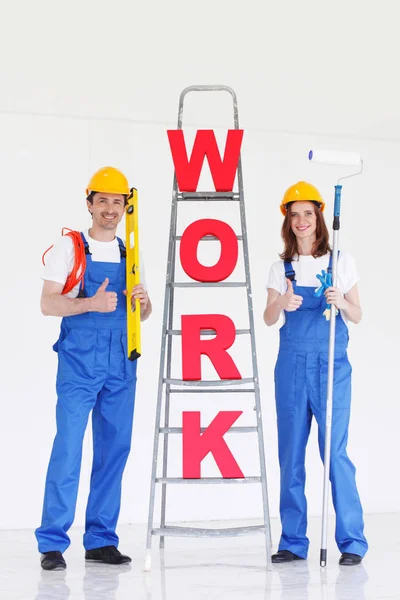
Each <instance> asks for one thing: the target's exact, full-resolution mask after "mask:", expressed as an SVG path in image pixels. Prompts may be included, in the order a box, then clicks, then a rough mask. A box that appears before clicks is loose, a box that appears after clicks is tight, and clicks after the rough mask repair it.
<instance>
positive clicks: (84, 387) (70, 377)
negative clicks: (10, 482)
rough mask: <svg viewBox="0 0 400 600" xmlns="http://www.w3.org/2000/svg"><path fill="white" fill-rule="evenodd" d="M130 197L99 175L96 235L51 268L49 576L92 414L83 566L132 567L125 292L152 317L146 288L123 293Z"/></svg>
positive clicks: (71, 247) (41, 536)
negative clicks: (120, 527) (122, 525)
mask: <svg viewBox="0 0 400 600" xmlns="http://www.w3.org/2000/svg"><path fill="white" fill-rule="evenodd" d="M129 191H130V190H129V186H128V182H127V179H126V178H125V176H124V175H123V173H121V172H120V171H118V170H117V169H114V168H112V167H104V168H102V169H100V170H99V171H97V172H96V173H95V174H94V175H93V177H92V179H91V181H90V182H89V185H88V189H87V190H86V192H87V200H86V202H87V207H88V210H89V212H90V213H91V214H92V218H93V224H92V227H91V228H90V229H89V230H88V231H86V232H84V233H82V234H80V235H78V234H77V233H75V234H73V235H72V236H70V235H65V236H62V238H61V239H60V241H59V242H58V243H57V244H55V245H54V247H53V248H52V250H51V252H50V254H49V256H48V259H47V260H46V267H45V272H44V276H43V279H44V283H43V291H42V298H41V309H42V312H43V314H44V315H52V316H59V317H63V318H62V322H61V331H60V337H59V339H58V341H57V343H56V344H55V346H54V350H55V351H56V352H58V372H57V384H56V387H57V395H58V401H57V409H56V420H57V434H56V437H55V440H54V445H53V450H52V454H51V458H50V463H49V467H48V472H47V478H46V487H45V497H44V505H43V514H42V523H41V526H40V527H39V528H38V529H37V530H36V531H35V534H36V539H37V541H38V547H39V552H40V553H41V565H42V567H43V569H46V570H60V569H65V568H66V563H65V560H64V557H63V552H65V550H66V549H67V548H68V546H69V545H70V539H69V537H68V535H67V532H68V530H69V528H70V527H71V525H72V523H73V520H74V515H75V507H76V499H77V494H78V484H79V475H80V467H81V458H82V443H83V438H84V434H85V430H86V426H87V422H88V417H89V413H90V411H93V412H92V428H93V466H92V474H91V481H90V495H89V499H88V503H87V510H86V524H85V534H84V538H83V543H84V547H85V550H86V554H85V558H86V560H91V561H99V562H103V563H108V564H123V563H127V562H130V561H131V559H130V558H129V557H128V556H124V555H123V554H121V553H120V552H119V550H118V541H119V540H118V536H117V535H116V533H115V529H116V525H117V520H118V515H119V510H120V501H121V480H122V475H123V471H124V468H125V464H126V461H127V458H128V455H129V451H130V444H131V434H132V421H133V409H134V400H135V387H136V368H137V361H129V360H128V359H127V333H126V297H125V294H126V293H131V296H132V302H134V301H135V300H136V299H139V301H140V314H141V320H142V321H144V320H146V319H147V318H148V317H149V316H150V314H151V311H152V306H151V301H150V299H149V296H148V293H147V291H146V287H145V285H144V284H143V283H141V284H139V285H137V286H135V287H134V288H133V290H128V291H127V290H126V289H125V288H126V271H125V247H124V245H123V242H122V241H121V240H120V239H119V238H117V237H116V230H117V226H118V223H119V222H120V221H121V219H122V217H123V215H124V212H125V206H126V199H127V196H128V194H129ZM74 235H75V240H74ZM76 236H78V238H79V239H78V241H79V242H80V247H81V248H82V247H83V246H82V243H83V244H84V249H85V259H86V268H85V271H84V273H83V280H82V281H80V282H79V283H77V284H76V285H74V283H75V279H76V280H78V279H79V276H80V275H81V271H82V268H81V267H79V266H78V265H77V258H78V247H79V246H77V243H76V242H77V240H76ZM141 262H142V261H141ZM71 277H72V279H73V281H72V286H71ZM74 277H75V279H74ZM67 280H68V282H69V288H68V289H69V291H68V293H65V292H66V288H65V287H64V286H65V283H66V281H67ZM142 281H143V278H142ZM71 287H72V289H70V288H71ZM63 291H64V293H63Z"/></svg>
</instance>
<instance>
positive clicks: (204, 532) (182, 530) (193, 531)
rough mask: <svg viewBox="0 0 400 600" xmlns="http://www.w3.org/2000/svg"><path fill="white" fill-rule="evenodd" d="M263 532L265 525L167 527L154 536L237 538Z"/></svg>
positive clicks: (156, 531)
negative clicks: (220, 527) (219, 527)
mask: <svg viewBox="0 0 400 600" xmlns="http://www.w3.org/2000/svg"><path fill="white" fill-rule="evenodd" d="M257 531H261V532H263V533H265V525H249V526H248V527H225V528H223V529H205V528H202V527H178V526H171V525H165V526H164V527H161V528H160V529H153V530H152V532H151V533H152V535H160V536H167V535H169V536H171V537H172V536H173V537H181V536H183V537H235V536H239V535H246V534H248V533H256V532H257Z"/></svg>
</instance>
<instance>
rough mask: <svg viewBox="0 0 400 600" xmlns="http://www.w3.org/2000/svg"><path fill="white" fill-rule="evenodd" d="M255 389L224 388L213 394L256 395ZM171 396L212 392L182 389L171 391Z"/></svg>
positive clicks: (208, 391) (214, 391) (213, 391)
mask: <svg viewBox="0 0 400 600" xmlns="http://www.w3.org/2000/svg"><path fill="white" fill-rule="evenodd" d="M255 391H256V390H255V389H242V390H240V389H239V390H238V389H236V388H233V389H232V388H231V389H229V388H227V389H225V388H223V389H219V390H212V393H213V394H235V393H241V394H254V393H255ZM169 393H170V394H209V393H210V390H203V389H199V388H198V389H195V390H193V389H190V390H180V389H175V390H169Z"/></svg>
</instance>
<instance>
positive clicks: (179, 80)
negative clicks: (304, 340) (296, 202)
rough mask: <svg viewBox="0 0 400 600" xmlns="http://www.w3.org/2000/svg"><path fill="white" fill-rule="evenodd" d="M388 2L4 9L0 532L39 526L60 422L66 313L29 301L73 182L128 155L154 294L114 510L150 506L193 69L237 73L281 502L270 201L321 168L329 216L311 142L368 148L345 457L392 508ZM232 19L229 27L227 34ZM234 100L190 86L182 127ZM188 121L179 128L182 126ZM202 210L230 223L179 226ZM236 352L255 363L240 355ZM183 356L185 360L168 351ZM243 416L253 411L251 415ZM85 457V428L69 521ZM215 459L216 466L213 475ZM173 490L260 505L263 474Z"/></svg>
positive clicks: (275, 235) (393, 289)
mask: <svg viewBox="0 0 400 600" xmlns="http://www.w3.org/2000/svg"><path fill="white" fill-rule="evenodd" d="M373 6H374V7H375V5H373ZM396 6H397V5H396V3H395V2H386V3H384V4H382V5H381V7H380V8H379V11H380V12H378V8H374V9H373V10H372V8H371V7H372V4H371V6H368V5H367V6H366V5H365V3H363V4H361V2H352V3H351V4H350V3H348V2H347V3H344V2H336V3H335V11H334V13H333V11H332V9H330V8H329V7H327V6H326V5H325V4H324V3H320V2H301V3H298V2H285V3H279V5H278V4H277V3H273V2H267V3H266V2H257V1H254V2H249V3H246V4H245V3H241V2H225V1H221V2H219V3H215V2H213V3H211V2H208V1H207V0H206V1H203V2H201V3H188V2H185V3H184V2H178V1H176V0H175V1H174V2H169V3H161V2H155V3H147V4H144V3H137V2H131V3H128V2H123V1H122V0H120V1H119V2H114V4H113V9H112V10H111V9H110V8H109V3H105V2H104V3H103V2H96V3H95V2H89V1H87V2H84V3H79V4H78V3H77V2H70V3H69V4H68V6H67V5H65V6H63V5H61V4H60V3H58V2H50V1H49V0H48V1H42V2H36V3H35V4H32V3H28V2H15V3H13V4H12V5H11V4H10V5H9V7H8V20H9V26H8V27H6V28H5V35H4V36H2V39H1V42H0V43H1V44H3V45H4V51H7V56H8V58H7V61H6V66H5V64H4V62H3V66H2V68H1V71H0V88H1V90H2V95H1V96H0V136H1V137H0V139H1V144H0V152H1V163H0V164H1V167H2V201H3V204H4V207H3V220H2V223H3V232H2V233H3V234H2V236H1V238H0V239H1V256H2V280H3V283H2V294H1V297H0V307H1V315H2V344H1V346H0V348H1V363H0V364H1V380H0V386H1V388H0V403H1V404H0V406H1V416H2V418H1V420H0V456H1V460H0V465H1V467H0V469H1V483H2V492H1V494H0V528H2V529H10V528H22V527H29V528H33V527H36V526H37V525H38V523H39V521H40V511H41V503H42V496H43V485H44V477H45V471H46V468H47V462H48V458H49V454H50V449H51V444H52V440H53V436H54V426H55V423H54V407H55V402H56V398H55V372H56V360H57V358H56V354H55V353H54V352H53V351H52V349H51V345H52V344H53V343H54V341H55V340H56V338H57V334H58V328H59V320H58V319H56V318H49V317H47V318H45V317H43V316H42V315H41V314H40V308H39V299H40V291H41V280H40V276H41V255H42V253H43V251H44V250H45V249H46V248H47V247H48V246H50V245H51V244H52V243H53V241H54V239H55V237H56V236H58V235H59V233H60V232H61V228H62V227H63V226H65V227H70V228H83V227H85V226H86V225H87V224H88V215H87V211H86V208H85V202H84V190H85V187H86V184H87V181H88V178H89V176H90V175H91V173H92V172H93V171H94V170H95V169H97V168H98V167H100V166H102V165H104V164H114V165H115V166H118V167H119V168H121V169H122V170H124V171H125V172H126V173H127V175H128V177H129V179H130V182H131V183H132V184H134V185H135V186H136V187H137V188H138V189H139V198H140V221H141V244H142V248H143V251H144V255H145V263H146V277H147V282H148V286H149V291H150V294H151V298H152V301H153V306H154V313H153V315H152V317H151V319H150V320H149V321H148V322H146V323H145V324H144V325H143V357H142V358H141V359H140V375H139V383H138V391H137V402H136V414H135V426H134V436H133V448H132V453H131V457H130V460H129V463H128V467H127V470H126V475H125V479H124V495H123V506H122V511H121V518H120V521H121V522H145V521H146V519H147V507H148V493H149V477H150V466H151V452H152V442H153V426H154V414H155V401H156V393H157V377H158V360H159V347H160V334H161V322H162V307H163V296H164V280H165V268H166V252H167V246H168V231H169V216H170V201H171V189H172V178H173V167H172V161H171V157H170V152H169V146H168V141H167V136H166V129H167V128H171V127H175V126H176V117H177V115H176V111H177V103H178V97H179V93H180V92H181V90H182V89H183V88H184V87H185V86H187V85H191V84H195V83H224V84H227V85H231V86H232V87H233V88H234V89H235V90H236V91H237V93H238V98H239V112H240V119H241V125H242V127H243V128H244V129H245V137H244V142H243V152H242V159H243V169H244V183H245V193H246V210H247V219H248V233H249V238H250V261H251V276H252V285H253V297H254V307H255V316H256V334H257V348H258V363H259V369H260V384H261V391H262V398H263V417H264V423H265V432H264V433H265V438H266V453H267V466H268V482H269V493H270V504H271V513H272V514H273V515H276V514H277V511H278V492H279V469H278V463H277V443H276V426H275V409H274V399H273V366H274V361H275V357H276V351H277V339H278V331H277V329H276V328H275V329H267V328H266V327H265V326H264V324H263V322H262V312H263V309H264V305H265V289H264V286H265V282H266V278H267V274H268V269H269V266H270V264H271V262H272V261H273V260H275V259H276V257H277V253H278V252H279V251H280V247H281V246H280V233H279V232H280V225H281V216H280V213H279V209H278V203H279V202H280V199H281V196H282V193H283V192H284V190H285V189H286V187H288V185H290V184H291V183H293V182H295V181H297V180H298V179H306V180H309V181H312V182H313V183H314V184H315V185H317V186H318V187H319V188H320V190H321V192H322V194H323V195H324V197H325V198H326V200H327V203H328V206H327V213H326V214H327V215H328V225H329V226H331V218H330V215H331V213H332V196H333V186H334V184H335V182H336V178H337V175H338V173H337V172H336V171H335V170H332V169H328V168H326V167H317V166H316V165H311V164H309V163H308V162H307V152H308V150H309V149H310V148H311V147H325V148H334V149H340V150H354V151H358V152H360V153H361V154H362V155H363V158H364V163H365V168H364V173H363V175H362V176H360V177H357V178H354V179H350V180H348V181H345V182H344V187H343V209H342V230H341V246H342V247H343V248H346V249H347V250H348V251H350V252H351V253H352V254H353V255H354V256H355V258H356V262H357V266H358V269H359V272H360V276H361V282H360V293H361V299H362V304H363V309H364V319H363V321H362V323H361V324H360V325H358V326H356V327H352V328H351V345H350V350H349V354H350V358H351V361H352V364H353V373H354V379H353V409H352V422H351V431H350V443H349V453H350V456H351V458H352V459H353V461H354V462H355V464H356V466H357V472H358V475H357V480H358V485H359V490H360V494H361V497H362V501H363V505H364V509H365V511H366V512H386V511H396V510H399V508H400V484H399V481H398V478H397V477H396V476H395V473H396V472H397V471H398V466H397V464H398V463H397V458H398V455H399V452H398V445H397V430H398V422H399V419H400V408H399V404H398V390H397V363H398V360H397V358H398V349H397V344H398V339H399V329H400V325H399V319H398V316H397V313H398V307H397V300H396V298H397V292H398V290H399V284H398V275H397V269H398V264H397V259H398V257H397V254H398V252H397V250H398V243H397V233H398V232H397V223H396V206H397V202H398V173H399V169H400V143H399V140H400V110H399V108H398V107H399V106H400V103H399V100H400V98H399V96H400V90H399V86H398V83H397V80H396V78H395V77H394V76H393V73H394V72H395V71H394V68H395V66H396V56H398V49H397V46H398V38H397V37H396V35H395V32H394V27H395V23H396V22H397V21H398V19H397V17H398V15H397V12H396V11H397V10H398V9H397V8H396ZM361 10H362V17H363V26H362V27H361V26H360V25H359V23H360V21H359V19H360V17H361V12H360V11H361ZM288 15H290V18H289V17H288ZM22 16H23V18H22ZM383 22H384V23H385V29H384V30H383V29H380V25H381V24H382V23H383ZM392 29H393V31H392ZM224 32H225V33H227V34H229V35H228V36H227V38H224V39H225V40H226V41H225V42H224V43H222V37H223V34H224ZM372 34H374V37H372ZM338 39H340V44H337V40H338ZM373 40H376V44H375V45H374V44H373V43H372V42H373ZM4 55H5V54H4V52H3V56H4ZM228 100H229V98H228V97H227V98H224V97H222V98H221V99H220V98H216V99H214V98H212V100H211V99H210V98H208V97H205V96H201V97H200V98H195V99H194V98H193V99H188V112H187V113H186V114H187V118H186V117H185V122H186V123H188V124H195V125H197V126H202V127H207V128H211V127H214V126H215V127H216V128H217V133H218V139H219V141H220V142H221V141H223V140H224V137H225V131H226V127H227V126H229V124H230V120H229V119H230V113H229V112H228V113H226V112H225V111H226V110H229V109H228V106H229V102H228ZM214 102H215V104H214ZM194 130H195V129H193V128H189V127H188V128H187V134H188V137H190V136H193V133H194ZM202 214H207V215H208V216H213V215H216V216H217V217H218V218H221V217H222V218H225V219H226V220H228V221H229V222H232V223H233V225H237V220H236V221H235V219H234V216H233V215H232V214H231V212H226V213H221V210H220V208H216V211H214V212H211V208H208V207H207V209H206V213H200V212H199V213H194V212H189V213H185V214H183V216H182V221H181V223H180V225H181V227H182V228H183V227H184V224H185V223H188V222H190V220H193V219H194V218H196V217H197V215H200V216H201V215H202ZM392 215H393V216H392ZM388 217H389V219H390V221H389V225H388ZM237 293H238V294H239V292H237ZM189 294H190V292H185V296H181V298H183V299H182V300H180V301H177V307H178V308H181V310H182V311H188V312H192V311H193V312H194V310H204V311H206V310H221V311H225V310H226V295H225V293H224V292H223V291H221V292H220V293H219V294H217V295H215V296H213V297H212V300H211V297H209V298H208V299H207V300H205V299H204V296H203V297H200V296H199V300H198V304H199V306H196V307H195V305H194V304H193V300H192V297H189ZM233 294H235V292H233ZM237 299H238V296H235V302H236V301H237V302H238V301H239V300H237ZM228 314H232V316H234V318H235V322H237V324H238V326H241V323H240V322H239V321H240V319H243V322H244V320H245V313H243V312H240V311H239V310H238V309H237V308H236V309H235V310H233V311H232V313H228ZM240 344H242V341H240V342H238V345H237V347H235V349H234V355H235V357H236V356H239V354H240V350H241V346H240ZM238 362H239V364H240V365H241V368H243V374H244V375H246V374H247V373H246V372H245V370H246V368H248V366H249V361H247V360H245V359H243V363H241V362H240V361H239V359H238ZM174 369H176V372H179V355H178V354H177V355H176V361H175V364H174ZM211 402H213V403H214V404H213V406H210V404H211ZM215 402H216V400H215V398H214V397H213V398H211V399H210V400H209V399H207V400H205V399H204V404H205V405H207V407H206V408H205V415H206V417H205V418H206V419H207V418H209V419H211V418H212V416H213V414H214V407H215V411H217V410H219V409H220V408H225V407H227V406H228V405H229V407H233V408H235V407H236V406H237V402H238V399H237V397H234V398H232V399H231V400H230V401H229V403H227V402H226V401H225V404H224V403H221V404H218V409H217V408H216V405H215ZM198 406H199V405H198V404H196V403H195V401H194V400H192V399H190V400H187V401H185V403H183V402H181V404H179V405H177V410H176V412H175V413H174V417H175V418H176V419H178V418H179V414H180V410H181V409H182V408H183V407H184V408H187V407H189V409H190V410H191V409H196V408H197V407H198ZM252 418H253V413H252V410H251V409H249V410H247V412H246V414H245V415H244V416H243V417H242V419H243V421H242V423H243V424H244V423H250V421H251V419H252ZM175 424H179V421H175ZM244 439H245V441H246V446H243V445H241V444H239V439H238V438H235V439H232V444H233V445H232V448H234V449H235V452H237V456H238V458H239V461H240V464H241V465H242V466H243V467H244V469H245V470H246V474H253V473H254V471H255V469H256V466H257V454H256V446H255V444H254V443H252V442H251V441H250V439H251V438H244ZM174 445H175V446H176V447H175V451H176V452H175V453H174V459H173V460H172V463H171V464H172V471H171V472H172V473H176V474H179V471H180V453H179V448H178V447H177V441H175V442H174ZM90 458H91V453H90V432H88V436H87V438H86V440H85V452H84V461H83V469H82V481H81V487H80V495H79V503H78V510H77V514H76V523H77V524H81V523H82V522H83V518H84V509H85V502H86V498H87V492H88V479H89V474H90ZM307 462H308V479H307V494H308V500H309V510H310V514H319V512H320V507H321V483H322V479H321V477H322V468H321V465H320V461H319V457H318V452H317V447H316V436H315V431H314V432H313V435H312V437H311V439H310V444H309V452H308V457H307ZM214 472H215V468H214V466H213V464H212V461H211V460H210V461H207V464H206V465H205V470H204V474H206V475H207V474H211V473H214ZM182 487H184V488H185V489H182V488H181V487H179V489H178V488H177V487H174V488H173V489H172V490H171V494H170V496H169V497H170V509H169V512H168V516H169V518H170V519H171V520H178V519H183V518H185V519H186V518H187V519H189V518H193V519H201V518H219V517H221V516H224V517H225V516H226V517H236V516H237V517H255V516H258V515H260V494H259V488H258V486H249V487H247V486H238V488H237V487H232V486H222V487H221V488H220V487H219V486H216V487H217V489H213V490H212V489H210V488H209V487H208V486H207V487H206V488H204V489H203V486H199V487H197V486H193V487H190V489H188V488H186V486H182Z"/></svg>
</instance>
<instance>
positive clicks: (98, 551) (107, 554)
mask: <svg viewBox="0 0 400 600" xmlns="http://www.w3.org/2000/svg"><path fill="white" fill-rule="evenodd" d="M85 559H86V560H89V561H94V562H102V563H107V564H108V565H124V564H126V563H130V562H131V560H132V559H131V558H130V557H129V556H125V555H124V554H121V552H120V551H119V550H117V548H116V547H115V546H103V547H102V548H93V549H92V550H86V554H85Z"/></svg>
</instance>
